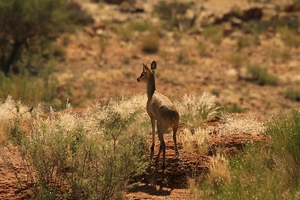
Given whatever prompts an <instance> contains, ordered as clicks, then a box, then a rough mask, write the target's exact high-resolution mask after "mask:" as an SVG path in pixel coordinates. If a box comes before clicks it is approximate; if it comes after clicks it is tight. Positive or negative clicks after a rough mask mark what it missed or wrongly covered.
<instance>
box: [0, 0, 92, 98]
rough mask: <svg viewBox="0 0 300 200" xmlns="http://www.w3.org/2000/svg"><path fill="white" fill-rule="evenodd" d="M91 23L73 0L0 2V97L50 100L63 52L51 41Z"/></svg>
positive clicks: (52, 95) (11, 0) (14, 0)
mask: <svg viewBox="0 0 300 200" xmlns="http://www.w3.org/2000/svg"><path fill="white" fill-rule="evenodd" d="M92 23H94V20H93V18H92V17H91V16H89V15H88V14H86V13H85V12H84V11H82V10H81V8H80V6H79V5H78V4H77V3H76V2H74V1H67V0H29V1H22V0H4V1H0V65H1V67H0V71H1V72H0V90H1V91H2V92H1V93H0V98H3V99H4V98H6V97H7V96H8V95H12V96H13V97H14V98H21V99H24V100H26V101H29V102H32V103H35V102H37V101H44V102H47V103H50V102H51V101H52V100H53V97H54V96H55V93H56V83H57V81H56V77H54V75H53V73H52V72H53V70H54V65H55V60H57V59H58V60H61V59H63V58H64V56H65V54H66V50H65V49H64V47H63V46H58V45H57V44H55V43H54V41H55V40H56V39H57V37H58V36H59V35H61V34H62V33H72V32H74V31H75V30H76V29H78V28H80V27H82V26H86V25H88V24H92Z"/></svg>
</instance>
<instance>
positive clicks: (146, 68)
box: [143, 63, 150, 72]
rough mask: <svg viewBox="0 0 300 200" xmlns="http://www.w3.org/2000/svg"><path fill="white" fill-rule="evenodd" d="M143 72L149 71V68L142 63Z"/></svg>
mask: <svg viewBox="0 0 300 200" xmlns="http://www.w3.org/2000/svg"><path fill="white" fill-rule="evenodd" d="M143 71H144V72H145V71H150V70H149V68H148V66H147V65H145V64H144V63H143Z"/></svg>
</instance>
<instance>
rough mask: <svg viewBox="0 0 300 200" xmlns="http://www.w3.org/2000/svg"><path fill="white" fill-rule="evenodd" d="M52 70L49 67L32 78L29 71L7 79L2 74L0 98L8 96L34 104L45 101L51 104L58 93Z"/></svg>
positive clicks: (0, 77) (0, 76) (0, 75)
mask: <svg viewBox="0 0 300 200" xmlns="http://www.w3.org/2000/svg"><path fill="white" fill-rule="evenodd" d="M51 71H52V68H51V67H47V68H44V69H43V72H41V73H40V74H39V76H38V77H35V76H30V75H29V73H28V72H27V71H25V72H24V73H22V75H21V76H19V75H11V76H10V77H6V76H5V75H4V74H3V73H0V98H2V99H4V98H6V97H7V96H8V95H10V96H12V97H13V98H15V99H22V100H23V101H28V102H31V103H33V104H35V103H38V102H40V101H43V102H45V103H50V102H51V101H52V100H53V99H54V97H55V96H56V92H57V80H56V77H55V76H54V75H51Z"/></svg>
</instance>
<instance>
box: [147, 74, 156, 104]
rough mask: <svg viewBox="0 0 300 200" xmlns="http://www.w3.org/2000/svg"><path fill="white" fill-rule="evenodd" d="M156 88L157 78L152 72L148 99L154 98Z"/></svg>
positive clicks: (148, 86) (148, 84)
mask: <svg viewBox="0 0 300 200" xmlns="http://www.w3.org/2000/svg"><path fill="white" fill-rule="evenodd" d="M155 89H156V88H155V78H154V75H153V74H152V75H151V76H150V77H149V80H148V82H147V97H148V99H151V98H152V95H153V94H154V92H155Z"/></svg>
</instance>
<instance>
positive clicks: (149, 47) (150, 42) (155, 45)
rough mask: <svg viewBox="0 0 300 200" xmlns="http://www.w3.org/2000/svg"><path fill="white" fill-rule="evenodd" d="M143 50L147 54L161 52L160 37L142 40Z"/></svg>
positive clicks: (154, 36)
mask: <svg viewBox="0 0 300 200" xmlns="http://www.w3.org/2000/svg"><path fill="white" fill-rule="evenodd" d="M141 42H142V50H143V51H144V52H146V53H156V52H158V50H159V36H157V35H155V34H150V35H146V36H144V37H143V38H142V39H141Z"/></svg>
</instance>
